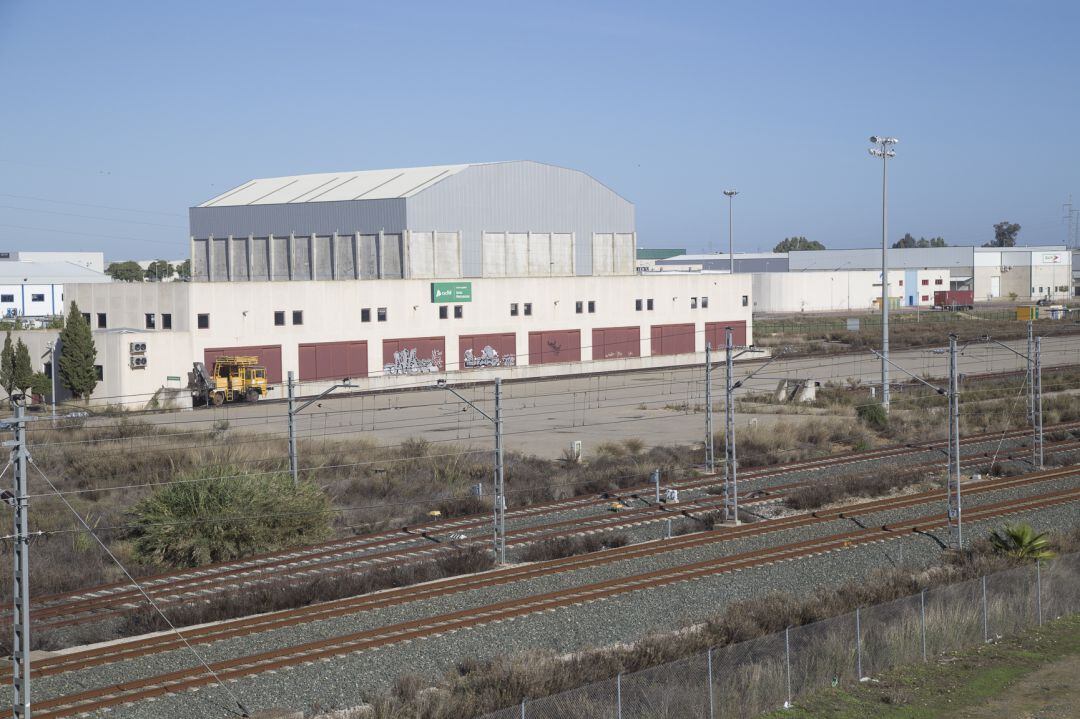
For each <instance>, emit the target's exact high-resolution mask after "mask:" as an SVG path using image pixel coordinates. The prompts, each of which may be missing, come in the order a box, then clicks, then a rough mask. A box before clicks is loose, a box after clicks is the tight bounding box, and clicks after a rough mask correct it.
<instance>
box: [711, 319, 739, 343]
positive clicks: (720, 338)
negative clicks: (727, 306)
mask: <svg viewBox="0 0 1080 719" xmlns="http://www.w3.org/2000/svg"><path fill="white" fill-rule="evenodd" d="M727 327H730V328H731V330H732V331H731V341H732V342H734V343H735V346H736V347H745V346H746V320H738V321H732V322H706V323H705V341H706V342H709V343H710V344H712V348H713V349H714V350H716V349H723V348H724V347H727V332H725V328H727Z"/></svg>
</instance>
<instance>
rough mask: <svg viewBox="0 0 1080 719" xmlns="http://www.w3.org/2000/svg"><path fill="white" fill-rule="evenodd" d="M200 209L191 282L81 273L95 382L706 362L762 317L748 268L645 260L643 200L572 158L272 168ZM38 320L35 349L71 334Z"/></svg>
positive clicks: (76, 287) (278, 387)
mask: <svg viewBox="0 0 1080 719" xmlns="http://www.w3.org/2000/svg"><path fill="white" fill-rule="evenodd" d="M190 214H191V226H192V232H191V243H192V253H193V262H192V271H193V281H192V282H171V283H120V282H118V283H113V284H110V285H88V284H72V285H68V286H67V287H66V288H65V292H66V294H67V297H68V298H69V299H71V300H75V301H76V302H77V303H78V306H79V309H80V311H81V312H83V313H84V315H86V317H87V319H88V320H89V322H90V325H91V328H92V329H93V332H94V338H95V342H96V343H97V346H98V352H99V355H98V356H99V362H100V365H101V368H100V375H101V378H102V379H101V382H100V384H99V385H98V388H97V390H96V391H95V393H94V397H93V399H94V401H98V402H108V403H112V404H120V405H124V406H128V407H141V406H146V405H147V404H153V403H154V402H155V401H156V403H157V404H158V405H161V404H165V403H166V402H169V401H178V402H179V403H180V404H181V405H182V404H183V397H184V394H185V390H186V387H187V385H188V381H189V373H190V372H191V369H192V363H193V362H195V361H199V362H204V363H206V364H208V365H209V364H212V363H213V360H214V359H215V358H216V357H219V356H222V355H240V354H242V355H255V356H258V357H259V359H260V362H261V364H263V365H265V366H266V368H267V376H268V379H269V381H270V383H271V384H272V385H273V387H274V389H273V391H272V392H271V394H270V396H271V397H281V396H283V395H284V388H283V386H282V381H283V380H284V378H285V376H286V374H287V373H288V372H289V371H292V372H294V373H295V376H296V377H297V379H298V380H299V381H300V382H301V383H302V386H301V389H300V391H301V393H302V394H310V393H314V392H318V391H320V390H321V389H323V388H325V387H327V386H329V385H330V384H332V383H333V382H334V381H336V380H340V379H342V378H344V377H348V378H350V379H351V380H352V383H353V384H355V385H356V386H358V387H359V388H361V389H381V388H391V387H395V386H416V385H417V384H418V383H424V382H427V381H430V382H431V383H432V384H434V382H435V379H436V378H442V377H449V378H451V379H456V380H469V381H473V380H484V379H490V378H492V377H494V376H501V377H504V378H507V379H515V378H529V377H543V376H551V375H562V374H570V373H581V372H605V371H617V370H624V369H633V368H639V367H651V366H668V365H679V364H687V363H693V362H700V361H701V360H702V353H703V352H704V350H705V347H706V344H707V343H708V344H711V345H712V346H713V347H720V346H722V345H723V344H724V338H725V334H726V328H727V327H731V328H732V329H733V332H734V333H735V341H736V342H737V343H738V344H740V345H742V344H746V343H748V342H750V341H751V337H752V321H751V311H752V306H751V301H750V295H751V279H750V277H749V276H739V275H736V276H729V275H720V274H691V273H681V272H670V273H657V274H656V275H655V276H654V275H638V274H637V273H636V272H635V269H634V255H635V228H634V207H633V205H632V204H631V203H630V202H629V201H627V200H626V199H624V198H622V197H620V196H619V195H617V194H616V193H615V192H613V191H612V190H611V189H609V188H608V187H606V186H604V185H603V184H601V183H600V182H598V181H597V180H595V179H593V178H592V177H590V176H588V175H586V174H584V173H581V172H577V171H574V170H568V169H565V168H559V167H553V166H549V165H541V164H539V163H534V162H508V163H490V164H484V165H455V166H449V167H435V168H409V169H404V170H387V171H367V172H350V173H339V174H324V175H310V176H299V177H290V178H276V179H270V180H255V181H252V182H249V183H245V184H244V185H241V186H240V187H238V188H236V189H235V190H232V191H230V192H227V193H224V194H223V195H221V196H219V197H218V198H215V199H213V200H210V201H208V202H206V203H203V205H200V206H199V207H195V208H192V209H191V213H190ZM26 334H27V335H32V336H33V337H31V338H28V339H27V342H28V343H31V342H32V343H33V344H31V352H32V354H34V351H35V349H37V350H40V351H43V350H42V348H43V347H44V345H45V343H46V342H47V341H48V340H49V339H50V335H52V336H54V333H48V332H35V333H26ZM143 343H145V350H142V348H141V345H142V344H143ZM35 345H40V347H35ZM133 345H136V346H138V347H139V349H138V351H136V352H134V353H133ZM39 354H40V352H39ZM135 354H137V355H138V356H139V357H141V358H145V360H146V361H145V363H142V362H135V361H134V359H133V357H134V355H135ZM35 356H38V355H35Z"/></svg>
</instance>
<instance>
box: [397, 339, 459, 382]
mask: <svg viewBox="0 0 1080 719" xmlns="http://www.w3.org/2000/svg"><path fill="white" fill-rule="evenodd" d="M403 350H404V351H406V352H410V351H412V350H416V360H417V361H418V362H425V361H426V362H429V363H431V364H433V365H435V366H437V367H438V369H439V371H440V372H441V371H443V370H445V369H446V338H445V337H402V338H400V339H396V340H383V343H382V356H383V366H384V367H386V366H387V365H393V364H394V363H395V360H394V353H395V352H401V351H403ZM405 372H406V374H408V373H409V372H408V370H407V369H406V370H405Z"/></svg>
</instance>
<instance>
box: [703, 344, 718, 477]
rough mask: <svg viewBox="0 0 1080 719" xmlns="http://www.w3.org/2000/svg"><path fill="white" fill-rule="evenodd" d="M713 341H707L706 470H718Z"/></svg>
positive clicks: (711, 472)
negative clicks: (713, 382)
mask: <svg viewBox="0 0 1080 719" xmlns="http://www.w3.org/2000/svg"><path fill="white" fill-rule="evenodd" d="M712 405H713V402H712V343H711V342H706V343H705V471H706V472H708V473H709V474H713V473H715V472H716V440H715V439H714V437H713V407H712Z"/></svg>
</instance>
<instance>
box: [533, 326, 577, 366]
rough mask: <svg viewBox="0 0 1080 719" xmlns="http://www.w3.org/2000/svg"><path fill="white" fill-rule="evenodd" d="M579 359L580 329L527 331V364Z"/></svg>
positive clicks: (575, 360)
mask: <svg viewBox="0 0 1080 719" xmlns="http://www.w3.org/2000/svg"><path fill="white" fill-rule="evenodd" d="M580 361H581V330H545V331H543V332H530V333H529V364H546V363H548V362H580Z"/></svg>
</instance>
